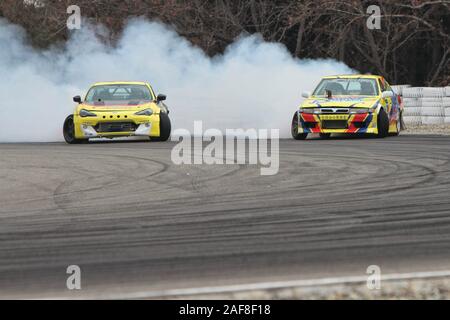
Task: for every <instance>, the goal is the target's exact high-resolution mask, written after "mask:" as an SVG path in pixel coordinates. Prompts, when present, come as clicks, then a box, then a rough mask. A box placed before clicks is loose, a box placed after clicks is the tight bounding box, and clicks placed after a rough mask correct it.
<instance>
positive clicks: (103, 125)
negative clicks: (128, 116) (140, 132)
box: [94, 122, 137, 132]
mask: <svg viewBox="0 0 450 320" xmlns="http://www.w3.org/2000/svg"><path fill="white" fill-rule="evenodd" d="M136 128H137V125H136V124H135V123H134V122H100V123H99V124H97V125H96V126H95V127H94V129H95V131H97V132H128V131H136Z"/></svg>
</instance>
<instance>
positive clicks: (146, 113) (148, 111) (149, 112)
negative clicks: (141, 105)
mask: <svg viewBox="0 0 450 320" xmlns="http://www.w3.org/2000/svg"><path fill="white" fill-rule="evenodd" d="M152 114H153V110H152V109H145V110H141V111H139V112H136V113H135V115H137V116H151V115H152Z"/></svg>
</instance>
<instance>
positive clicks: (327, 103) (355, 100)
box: [301, 96, 379, 108]
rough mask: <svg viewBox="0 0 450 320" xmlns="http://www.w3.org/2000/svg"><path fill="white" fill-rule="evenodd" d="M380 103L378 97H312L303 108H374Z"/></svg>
mask: <svg viewBox="0 0 450 320" xmlns="http://www.w3.org/2000/svg"><path fill="white" fill-rule="evenodd" d="M378 101H379V97H378V96H373V97H363V96H355V97H352V96H335V97H332V98H327V97H311V98H308V99H306V100H305V101H303V103H302V104H301V107H302V108H313V107H315V108H317V107H325V108H326V107H334V108H336V107H337V108H339V107H342V108H350V107H353V108H372V107H373V106H374V105H376V104H377V103H378Z"/></svg>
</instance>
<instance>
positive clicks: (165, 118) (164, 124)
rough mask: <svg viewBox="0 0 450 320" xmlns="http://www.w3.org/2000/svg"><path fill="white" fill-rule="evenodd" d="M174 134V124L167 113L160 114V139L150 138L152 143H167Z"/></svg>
mask: <svg viewBox="0 0 450 320" xmlns="http://www.w3.org/2000/svg"><path fill="white" fill-rule="evenodd" d="M171 132H172V124H171V123H170V118H169V115H168V114H167V113H160V114H159V137H152V138H150V139H151V140H152V141H161V142H163V141H167V140H169V138H170V133H171Z"/></svg>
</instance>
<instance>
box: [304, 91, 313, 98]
mask: <svg viewBox="0 0 450 320" xmlns="http://www.w3.org/2000/svg"><path fill="white" fill-rule="evenodd" d="M302 97H303V98H306V99H308V98H309V97H311V92H309V91H304V92H302Z"/></svg>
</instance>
